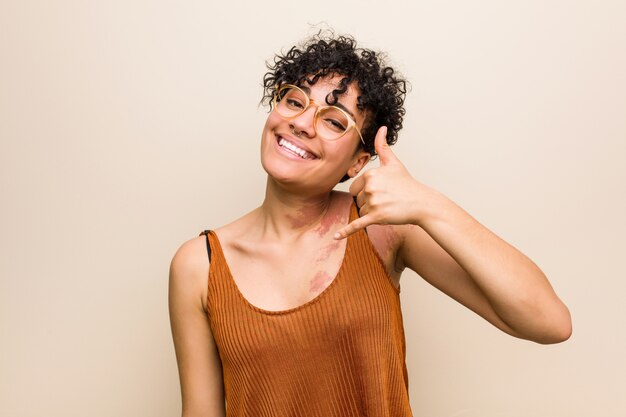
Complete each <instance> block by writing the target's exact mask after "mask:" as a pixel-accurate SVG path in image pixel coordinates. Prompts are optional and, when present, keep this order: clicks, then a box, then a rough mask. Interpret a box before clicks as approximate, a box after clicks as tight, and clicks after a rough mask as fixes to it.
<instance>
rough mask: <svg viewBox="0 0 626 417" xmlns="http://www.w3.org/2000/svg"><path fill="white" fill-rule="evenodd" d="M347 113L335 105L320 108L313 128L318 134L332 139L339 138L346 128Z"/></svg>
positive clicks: (347, 121) (347, 122)
mask: <svg viewBox="0 0 626 417" xmlns="http://www.w3.org/2000/svg"><path fill="white" fill-rule="evenodd" d="M348 126H350V125H349V119H348V115H347V114H346V113H345V112H343V111H342V110H340V109H338V108H337V107H324V108H321V109H320V111H319V114H318V115H317V120H316V125H315V130H316V131H317V133H319V134H320V136H322V137H324V138H326V139H329V140H334V139H338V138H340V137H341V136H342V135H343V134H344V133H346V129H348Z"/></svg>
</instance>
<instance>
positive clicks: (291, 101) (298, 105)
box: [285, 98, 304, 109]
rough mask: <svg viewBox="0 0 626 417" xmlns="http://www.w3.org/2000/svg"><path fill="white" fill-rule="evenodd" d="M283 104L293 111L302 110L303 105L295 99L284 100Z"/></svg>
mask: <svg viewBox="0 0 626 417" xmlns="http://www.w3.org/2000/svg"><path fill="white" fill-rule="evenodd" d="M285 103H286V104H287V106H289V107H291V108H293V109H303V108H304V103H303V102H302V101H300V100H298V99H295V98H286V99H285Z"/></svg>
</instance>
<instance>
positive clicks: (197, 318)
mask: <svg viewBox="0 0 626 417" xmlns="http://www.w3.org/2000/svg"><path fill="white" fill-rule="evenodd" d="M204 239H205V238H204V237H202V236H200V237H198V238H195V239H190V240H189V241H187V242H185V243H183V244H182V245H181V247H180V248H179V249H178V251H177V252H176V254H175V255H174V257H173V258H172V262H171V264H170V272H169V292H168V301H169V312H170V325H171V328H172V337H173V339H174V348H175V350H176V361H177V363H178V374H179V377H180V388H181V394H182V417H224V416H225V401H224V384H223V378H222V364H221V361H220V358H219V355H218V351H217V347H216V345H215V341H214V339H213V334H212V333H211V328H210V326H209V320H208V316H207V314H206V311H205V307H204V303H203V298H204V299H206V297H205V296H206V290H207V279H208V271H209V260H208V258H207V256H206V246H205V245H206V244H205V240H204Z"/></svg>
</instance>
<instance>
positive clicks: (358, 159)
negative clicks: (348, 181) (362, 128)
mask: <svg viewBox="0 0 626 417" xmlns="http://www.w3.org/2000/svg"><path fill="white" fill-rule="evenodd" d="M371 157H372V155H370V154H369V152H365V151H363V150H361V151H358V152H357V153H356V154H355V155H354V159H353V161H352V165H350V169H348V172H347V175H348V176H349V177H350V178H354V177H356V176H357V175H358V173H359V172H360V171H361V170H362V169H363V167H365V165H367V163H368V162H369V161H370V158H371Z"/></svg>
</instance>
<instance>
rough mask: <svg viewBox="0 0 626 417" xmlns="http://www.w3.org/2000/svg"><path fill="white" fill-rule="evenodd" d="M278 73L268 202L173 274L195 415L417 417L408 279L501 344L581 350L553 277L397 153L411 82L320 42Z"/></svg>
mask: <svg viewBox="0 0 626 417" xmlns="http://www.w3.org/2000/svg"><path fill="white" fill-rule="evenodd" d="M269 69H270V72H268V73H267V74H266V76H265V79H264V83H265V99H266V100H267V101H269V100H271V108H272V111H271V112H270V114H269V116H268V118H267V122H266V124H265V127H264V128H263V133H262V139H261V162H262V165H263V168H264V169H265V171H266V172H267V174H268V176H267V188H266V195H265V200H264V201H263V203H262V205H261V206H260V207H258V208H256V209H254V210H252V211H251V212H249V213H248V214H246V215H244V216H243V217H241V218H240V219H237V220H235V221H234V222H232V223H230V224H228V225H225V226H223V227H220V228H217V229H215V230H212V231H205V232H203V233H202V234H201V235H204V236H199V237H197V238H194V239H191V240H189V241H187V242H185V243H184V244H183V245H182V246H181V247H180V248H179V250H178V251H177V253H176V254H175V256H174V258H173V259H172V263H171V268H170V317H171V324H172V333H173V338H174V344H175V348H176V355H177V361H178V367H179V372H180V381H181V390H182V400H183V416H185V417H192V416H208V415H211V416H223V415H225V413H226V415H228V416H255V417H257V416H259V417H260V416H281V417H282V416H342V417H345V416H369V417H378V416H381V417H382V416H410V415H411V409H410V405H409V399H408V375H407V372H406V365H405V339H404V332H403V325H402V315H401V310H400V300H399V291H400V282H399V281H400V275H401V273H402V271H403V270H404V269H405V268H407V267H408V268H410V269H412V270H413V271H415V272H417V273H418V274H419V275H420V276H421V277H423V278H424V279H426V280H427V281H428V282H429V283H431V284H432V285H434V286H435V287H437V288H439V289H440V290H441V291H443V292H444V293H446V294H448V295H449V296H451V297H452V298H454V299H456V300H457V301H459V302H460V303H462V304H463V305H465V306H467V307H468V308H470V309H471V310H473V311H474V312H476V313H477V314H479V315H480V316H482V317H483V318H484V319H486V320H488V321H489V322H490V323H492V324H493V325H494V326H496V327H498V328H499V329H501V330H502V331H504V332H506V333H509V334H511V335H513V336H516V337H519V338H524V339H528V340H532V341H535V342H538V343H557V342H561V341H564V340H566V339H567V338H568V337H569V335H570V333H571V321H570V315H569V311H568V309H567V307H566V306H565V305H564V304H563V303H562V302H561V301H560V300H559V298H558V297H557V295H556V294H555V293H554V291H553V289H552V287H551V286H550V284H549V282H548V280H547V279H546V277H545V275H544V274H543V273H542V271H541V270H540V269H539V268H538V267H537V266H536V265H535V264H534V263H533V262H532V261H531V260H530V259H528V258H527V257H526V256H525V255H523V254H522V253H520V252H519V251H518V250H516V249H515V248H513V247H512V246H511V245H509V244H507V243H506V242H504V241H503V240H501V239H500V238H499V237H497V236H496V235H494V234H493V233H492V232H490V231H489V230H487V229H486V228H485V227H483V226H482V225H481V224H480V223H478V222H477V221H476V220H475V219H473V218H472V217H471V216H470V215H469V214H468V213H466V212H465V211H464V210H463V209H461V208H460V207H459V206H458V205H456V204H455V203H454V202H452V201H451V200H450V199H448V198H447V197H446V196H444V195H442V194H441V193H439V192H437V191H436V190H434V189H432V188H430V187H428V186H426V185H424V184H422V183H420V182H418V181H417V180H415V179H414V178H412V177H411V175H410V174H409V173H408V172H407V170H406V169H405V167H404V166H403V165H402V163H401V162H400V160H399V159H398V157H397V156H396V155H395V154H394V153H393V151H392V150H391V149H390V146H389V145H390V144H393V143H395V141H396V139H397V133H398V130H399V129H400V128H401V127H402V116H403V115H404V109H403V107H402V105H403V100H404V95H405V82H404V80H402V79H401V78H400V77H398V76H397V75H396V74H395V72H394V71H393V69H391V68H389V67H386V66H385V65H384V64H383V62H382V60H381V57H380V55H378V54H376V53H374V52H373V51H369V50H363V49H360V48H356V44H355V42H354V40H353V39H351V38H349V37H343V36H340V37H337V38H324V37H323V36H317V37H314V38H312V39H311V40H310V41H309V42H308V44H306V45H305V46H304V47H303V48H301V49H298V48H292V49H291V50H290V51H289V52H288V53H287V54H285V55H284V56H278V57H277V58H276V59H275V61H274V64H273V65H270V66H269ZM374 155H377V156H378V158H379V160H380V166H379V167H377V168H374V169H371V170H369V171H367V172H365V173H364V174H363V175H361V176H358V177H357V174H358V173H359V171H361V170H362V169H363V167H364V166H365V165H366V164H367V163H368V161H369V160H370V159H371V157H372V156H374ZM354 177H356V179H355V180H354V181H353V183H352V185H351V186H350V193H343V192H337V191H334V190H333V188H334V187H335V185H336V184H337V183H338V182H341V181H344V180H346V179H348V178H354ZM207 275H208V282H207ZM225 402H226V404H225Z"/></svg>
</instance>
